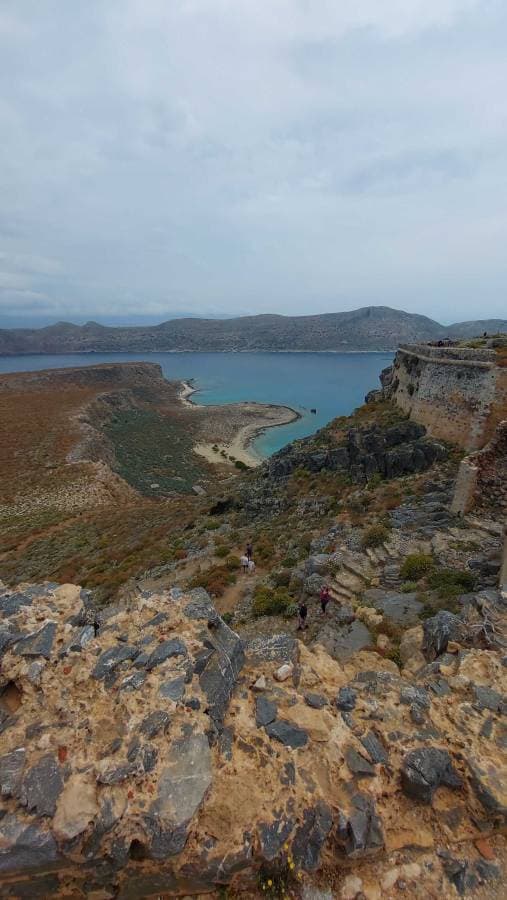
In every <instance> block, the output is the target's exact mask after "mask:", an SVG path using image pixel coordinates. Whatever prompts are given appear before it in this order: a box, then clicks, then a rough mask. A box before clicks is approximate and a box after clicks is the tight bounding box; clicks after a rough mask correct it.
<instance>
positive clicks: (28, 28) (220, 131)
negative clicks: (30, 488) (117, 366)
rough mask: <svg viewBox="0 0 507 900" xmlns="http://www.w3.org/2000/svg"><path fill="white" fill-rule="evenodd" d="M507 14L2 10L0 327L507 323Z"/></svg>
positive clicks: (424, 5) (108, 5) (60, 0)
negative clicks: (262, 317) (399, 316)
mask: <svg viewBox="0 0 507 900" xmlns="http://www.w3.org/2000/svg"><path fill="white" fill-rule="evenodd" d="M506 46H507V4H506V3H505V0H340V2H337V0H87V2H86V3H74V2H72V3H71V2H69V0H2V2H1V4H0V134H1V139H0V326H1V325H3V326H4V327H7V326H9V325H22V324H26V325H30V324H43V323H46V322H50V321H57V320H61V319H65V320H71V321H76V322H82V321H86V320H88V319H96V320H99V321H103V322H106V321H107V322H109V323H111V324H114V323H118V324H120V323H125V322H129V321H131V322H141V321H143V322H148V321H153V322H155V321H163V320H164V319H166V318H170V317H171V316H173V315H183V314H187V315H212V316H221V315H228V316H229V315H243V314H252V313H261V312H276V313H283V314H290V315H299V314H308V313H317V312H338V311H341V310H349V309H355V308H357V307H361V306H367V305H377V304H378V305H388V306H392V307H395V308H399V309H406V310H408V311H411V312H419V313H423V314H425V315H428V316H430V317H432V318H436V319H437V320H439V321H441V322H444V323H449V322H454V321H462V320H466V319H474V318H486V317H494V316H502V317H507V299H506V291H505V285H506V283H507V278H506V276H507V249H506V248H507V53H506V51H505V48H506Z"/></svg>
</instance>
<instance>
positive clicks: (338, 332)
mask: <svg viewBox="0 0 507 900" xmlns="http://www.w3.org/2000/svg"><path fill="white" fill-rule="evenodd" d="M499 330H503V331H506V330H507V321H505V320H503V321H500V320H497V319H494V320H493V319H492V320H491V321H489V320H486V321H482V322H478V323H477V322H476V323H474V322H466V323H463V324H462V325H459V324H458V325H451V326H448V327H446V326H443V325H440V324H439V323H438V322H435V321H433V320H432V319H429V318H427V317H426V316H421V315H415V314H413V313H407V312H403V311H401V310H395V309H390V308H389V307H387V306H367V307H364V308H362V309H357V310H353V311H351V312H340V313H328V314H325V315H315V316H278V315H259V316H245V317H242V318H238V319H226V320H220V319H173V320H171V321H168V322H163V323H162V324H160V325H155V326H144V327H122V328H113V327H106V326H103V325H98V324H97V323H96V322H88V323H87V324H86V325H72V324H70V323H66V322H60V323H58V324H56V325H51V326H49V327H47V328H40V329H13V330H7V329H3V330H1V329H0V354H2V355H7V354H11V355H12V354H19V353H70V352H90V351H97V352H100V351H109V350H111V351H120V350H122V351H129V350H131V351H147V350H153V351H155V350H160V351H163V350H207V351H227V350H394V349H396V347H397V346H398V344H400V343H404V342H408V343H414V342H417V341H429V340H439V339H445V338H454V337H456V338H458V337H467V336H471V335H474V334H478V333H482V332H483V331H490V332H492V331H499Z"/></svg>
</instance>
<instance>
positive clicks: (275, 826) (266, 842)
mask: <svg viewBox="0 0 507 900" xmlns="http://www.w3.org/2000/svg"><path fill="white" fill-rule="evenodd" d="M294 825H295V822H294V820H293V819H287V818H286V817H285V816H282V815H280V816H278V817H277V818H275V819H274V820H273V821H272V822H260V823H259V825H258V826H257V831H258V834H259V844H260V850H261V854H262V857H263V859H265V860H267V861H268V862H270V861H271V860H272V859H275V857H276V856H278V854H279V853H280V850H281V849H282V847H283V845H284V843H285V841H286V840H287V838H288V837H289V835H290V833H291V831H292V829H293V828H294Z"/></svg>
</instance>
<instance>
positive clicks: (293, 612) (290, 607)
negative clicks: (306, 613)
mask: <svg viewBox="0 0 507 900" xmlns="http://www.w3.org/2000/svg"><path fill="white" fill-rule="evenodd" d="M297 614H298V605H297V603H295V602H294V601H292V603H288V604H287V606H286V608H285V612H284V616H285V618H286V619H291V618H293V617H294V616H297Z"/></svg>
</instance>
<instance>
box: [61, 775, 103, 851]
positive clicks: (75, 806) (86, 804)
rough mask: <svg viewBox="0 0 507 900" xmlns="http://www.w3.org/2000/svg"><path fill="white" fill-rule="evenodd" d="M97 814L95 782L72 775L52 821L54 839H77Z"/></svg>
mask: <svg viewBox="0 0 507 900" xmlns="http://www.w3.org/2000/svg"><path fill="white" fill-rule="evenodd" d="M98 812H99V805H98V802H97V789H96V786H95V780H94V779H92V778H90V777H89V776H86V775H85V774H76V775H72V776H71V777H70V778H69V780H68V781H67V783H66V785H65V787H64V789H63V791H62V793H61V794H60V797H59V799H58V804H57V807H56V814H55V817H54V819H53V833H54V835H55V837H56V838H57V840H64V841H68V840H71V839H72V838H75V837H77V835H78V834H82V832H83V831H84V830H85V829H86V828H87V827H88V825H89V824H90V822H93V820H94V818H95V816H96V815H97V814H98Z"/></svg>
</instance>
